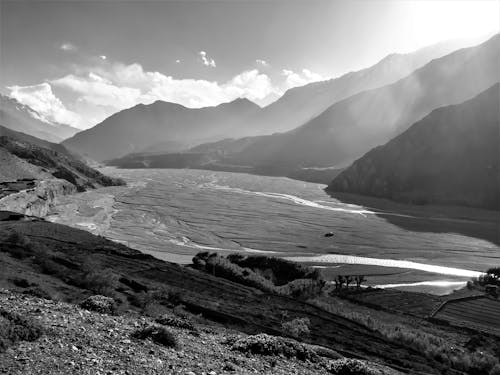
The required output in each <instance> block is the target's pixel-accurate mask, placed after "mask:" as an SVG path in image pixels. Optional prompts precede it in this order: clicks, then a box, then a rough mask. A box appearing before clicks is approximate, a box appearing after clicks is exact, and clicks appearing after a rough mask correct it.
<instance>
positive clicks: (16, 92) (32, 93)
mask: <svg viewBox="0 0 500 375" xmlns="http://www.w3.org/2000/svg"><path fill="white" fill-rule="evenodd" d="M7 88H8V89H9V90H10V94H9V96H11V97H12V98H14V99H16V100H17V101H19V102H20V103H22V104H24V105H27V106H29V107H31V108H32V109H34V110H35V111H36V112H37V113H38V114H39V116H40V117H39V118H40V120H42V121H45V122H48V123H55V122H58V123H62V124H73V125H78V124H79V123H80V121H81V117H80V115H78V114H77V113H75V112H72V111H70V110H68V109H67V108H66V107H65V106H64V104H63V103H62V102H61V100H59V98H57V97H56V96H55V95H54V93H53V92H52V87H51V86H50V84H48V83H46V82H44V83H41V84H39V85H33V86H10V87H7Z"/></svg>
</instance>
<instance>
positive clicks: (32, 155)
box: [0, 126, 122, 197]
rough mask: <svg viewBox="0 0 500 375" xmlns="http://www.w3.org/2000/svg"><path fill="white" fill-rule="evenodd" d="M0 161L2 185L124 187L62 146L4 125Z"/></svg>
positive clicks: (1, 134)
mask: <svg viewBox="0 0 500 375" xmlns="http://www.w3.org/2000/svg"><path fill="white" fill-rule="evenodd" d="M0 161H1V163H0V184H4V183H10V182H15V181H20V180H25V181H35V180H40V181H41V180H47V179H62V180H66V181H67V182H69V183H70V184H72V185H73V186H74V187H75V189H76V190H79V191H83V190H86V189H88V188H94V187H99V186H109V185H119V184H122V181H120V180H117V179H114V178H110V177H107V176H104V175H103V174H101V173H100V172H98V171H97V170H95V169H92V168H90V167H88V166H87V165H86V164H85V163H84V162H82V161H81V160H79V159H77V158H76V157H74V156H73V155H72V154H71V153H70V152H69V151H68V150H66V149H65V148H64V146H62V145H59V144H55V143H50V142H48V141H44V140H41V139H37V138H35V137H33V136H30V135H27V134H23V133H19V132H15V131H13V130H10V129H7V128H5V127H3V126H0ZM1 196H2V194H1V191H0V197H1Z"/></svg>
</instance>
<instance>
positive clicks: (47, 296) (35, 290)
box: [23, 286, 52, 300]
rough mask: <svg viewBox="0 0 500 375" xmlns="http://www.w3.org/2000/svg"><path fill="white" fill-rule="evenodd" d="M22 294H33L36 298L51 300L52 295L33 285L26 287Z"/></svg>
mask: <svg viewBox="0 0 500 375" xmlns="http://www.w3.org/2000/svg"><path fill="white" fill-rule="evenodd" d="M23 294H26V295H28V296H33V297H37V298H43V299H48V300H51V299H52V296H51V295H50V293H49V292H47V291H46V290H45V289H42V288H40V287H39V286H34V287H31V288H28V289H25V290H23Z"/></svg>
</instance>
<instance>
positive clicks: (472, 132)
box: [328, 84, 500, 209]
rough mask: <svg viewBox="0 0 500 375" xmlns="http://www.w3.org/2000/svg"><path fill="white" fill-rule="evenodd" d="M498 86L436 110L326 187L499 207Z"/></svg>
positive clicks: (402, 198)
mask: <svg viewBox="0 0 500 375" xmlns="http://www.w3.org/2000/svg"><path fill="white" fill-rule="evenodd" d="M499 91H500V84H496V85H494V86H492V87H491V88H489V89H488V90H486V91H484V92H483V93H481V94H479V95H478V96H476V97H474V98H473V99H471V100H468V101H466V102H464V103H462V104H458V105H452V106H448V107H443V108H439V109H436V110H434V111H433V112H431V113H430V114H429V115H428V116H426V117H424V118H423V119H422V120H420V121H418V122H417V123H415V124H413V125H412V126H411V127H410V128H409V129H408V130H406V131H405V132H404V133H402V134H401V135H399V136H398V137H396V138H395V139H393V140H391V141H390V142H389V143H387V144H385V145H384V146H379V147H377V148H375V149H373V150H371V151H370V152H368V153H367V154H366V155H364V156H363V157H362V158H360V159H358V160H357V161H355V162H354V163H353V164H352V166H350V167H349V168H347V169H346V170H345V171H344V172H342V173H341V174H340V175H339V176H337V177H336V178H335V179H334V180H333V181H332V182H331V184H330V185H329V186H328V190H329V191H339V192H349V193H358V194H365V195H372V196H377V197H385V198H391V199H395V200H400V201H406V202H411V203H417V204H424V203H452V204H460V205H469V206H477V207H484V208H490V209H500V169H499V160H500V148H499V147H500V95H499Z"/></svg>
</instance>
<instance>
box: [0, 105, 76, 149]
mask: <svg viewBox="0 0 500 375" xmlns="http://www.w3.org/2000/svg"><path fill="white" fill-rule="evenodd" d="M0 124H1V125H3V126H4V127H6V128H9V129H12V130H15V131H18V132H23V133H26V134H29V135H32V136H35V137H37V138H40V139H44V140H47V141H50V142H57V143H58V142H61V141H62V140H64V139H66V138H68V137H71V136H73V135H74V134H76V133H77V132H78V131H79V130H78V129H76V128H73V127H71V126H69V125H65V124H58V123H55V124H52V123H48V122H46V121H43V119H42V116H40V114H39V113H38V112H37V111H35V110H34V109H33V108H31V107H29V106H27V105H24V104H21V103H20V102H18V101H17V100H16V99H13V98H9V97H7V96H4V95H0Z"/></svg>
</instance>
